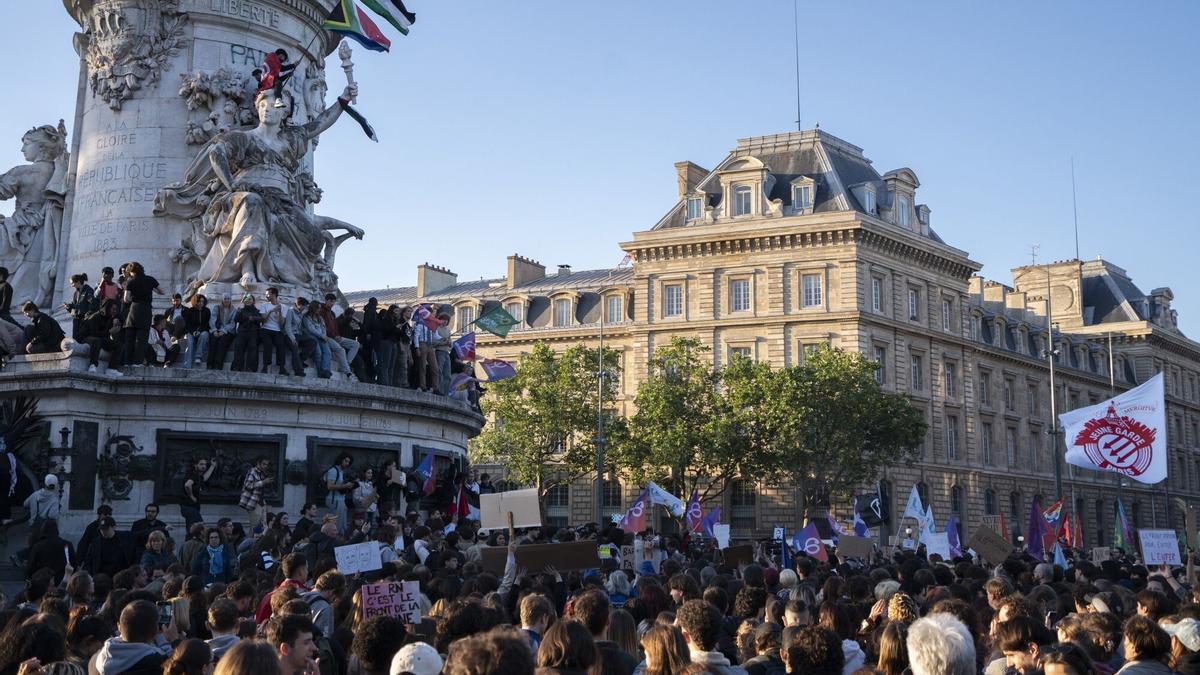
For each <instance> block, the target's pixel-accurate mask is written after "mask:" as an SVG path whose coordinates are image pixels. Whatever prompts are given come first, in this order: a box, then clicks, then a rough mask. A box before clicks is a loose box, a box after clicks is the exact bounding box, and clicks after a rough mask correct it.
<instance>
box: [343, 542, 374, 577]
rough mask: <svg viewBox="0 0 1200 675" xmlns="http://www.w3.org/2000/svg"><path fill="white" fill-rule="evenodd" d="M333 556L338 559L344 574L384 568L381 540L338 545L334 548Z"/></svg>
mask: <svg viewBox="0 0 1200 675" xmlns="http://www.w3.org/2000/svg"><path fill="white" fill-rule="evenodd" d="M333 556H334V558H336V559H337V568H338V571H339V572H341V573H342V574H357V573H359V572H374V571H375V570H377V569H382V568H383V560H382V559H381V558H380V556H379V542H375V541H364V542H363V543H361V544H351V545H349V546H338V547H337V548H335V549H333Z"/></svg>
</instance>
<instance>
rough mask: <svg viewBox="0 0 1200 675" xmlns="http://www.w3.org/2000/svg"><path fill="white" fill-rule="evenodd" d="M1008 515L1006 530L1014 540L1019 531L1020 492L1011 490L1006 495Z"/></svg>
mask: <svg viewBox="0 0 1200 675" xmlns="http://www.w3.org/2000/svg"><path fill="white" fill-rule="evenodd" d="M1008 516H1009V520H1010V521H1011V523H1010V524H1009V526H1008V531H1009V533H1010V534H1011V535H1012V537H1013V541H1016V537H1017V535H1018V534H1020V533H1021V493H1020V492H1019V491H1013V492H1012V493H1011V494H1009V495H1008Z"/></svg>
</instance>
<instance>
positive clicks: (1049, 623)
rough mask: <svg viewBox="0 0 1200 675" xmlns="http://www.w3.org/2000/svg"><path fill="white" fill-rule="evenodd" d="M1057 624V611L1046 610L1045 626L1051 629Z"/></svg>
mask: <svg viewBox="0 0 1200 675" xmlns="http://www.w3.org/2000/svg"><path fill="white" fill-rule="evenodd" d="M1056 625H1058V612H1054V611H1050V612H1046V628H1050V629H1053V628H1054V627H1055V626H1056Z"/></svg>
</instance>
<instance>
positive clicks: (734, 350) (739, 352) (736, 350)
mask: <svg viewBox="0 0 1200 675" xmlns="http://www.w3.org/2000/svg"><path fill="white" fill-rule="evenodd" d="M739 356H740V357H742V358H746V359H748V358H751V357H750V348H749V347H730V348H729V361H730V362H731V363H732V362H733V360H734V359H735V358H737V357H739Z"/></svg>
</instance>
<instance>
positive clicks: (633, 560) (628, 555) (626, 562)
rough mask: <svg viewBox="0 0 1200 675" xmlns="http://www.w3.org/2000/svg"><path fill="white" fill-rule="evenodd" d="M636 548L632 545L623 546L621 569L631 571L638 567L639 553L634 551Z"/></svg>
mask: <svg viewBox="0 0 1200 675" xmlns="http://www.w3.org/2000/svg"><path fill="white" fill-rule="evenodd" d="M634 550H635V549H634V547H633V546H632V545H630V546H622V547H621V569H623V570H625V571H626V572H631V571H633V570H634V569H636V568H637V567H636V566H637V563H638V561H637V554H636V553H634Z"/></svg>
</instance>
